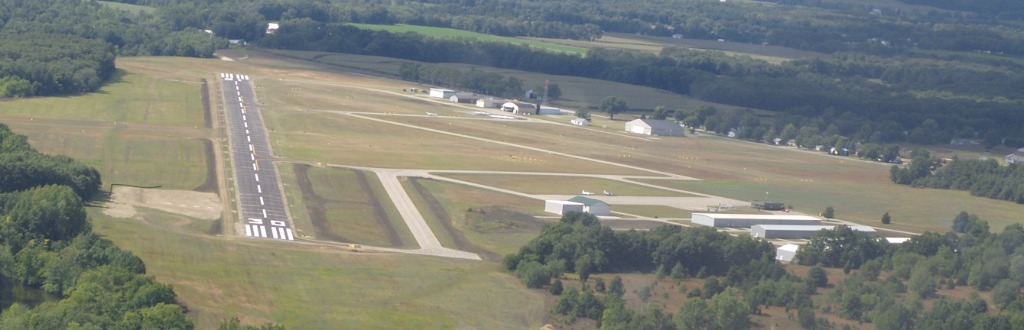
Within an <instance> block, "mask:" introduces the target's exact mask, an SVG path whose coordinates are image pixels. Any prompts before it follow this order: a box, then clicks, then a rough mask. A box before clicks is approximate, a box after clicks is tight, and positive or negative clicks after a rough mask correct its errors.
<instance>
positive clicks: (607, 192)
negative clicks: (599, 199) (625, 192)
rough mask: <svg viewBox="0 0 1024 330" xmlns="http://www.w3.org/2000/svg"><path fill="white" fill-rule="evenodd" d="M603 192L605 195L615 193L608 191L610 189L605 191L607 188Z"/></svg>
mask: <svg viewBox="0 0 1024 330" xmlns="http://www.w3.org/2000/svg"><path fill="white" fill-rule="evenodd" d="M604 194H605V195H606V196H611V195H615V194H613V193H612V192H610V191H607V190H605V191H604Z"/></svg>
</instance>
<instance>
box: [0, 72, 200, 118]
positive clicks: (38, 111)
mask: <svg viewBox="0 0 1024 330" xmlns="http://www.w3.org/2000/svg"><path fill="white" fill-rule="evenodd" d="M199 84H200V82H199V79H198V78H194V79H191V80H190V81H177V80H168V79H161V78H158V77H152V76H147V75H142V74H134V73H129V72H125V71H124V70H118V71H117V73H116V74H115V75H114V78H112V82H110V83H108V84H106V85H104V86H103V87H102V88H100V90H98V91H96V92H95V93H89V94H85V95H81V96H66V97H38V98H29V99H20V100H14V101H10V100H8V101H0V115H3V116H13V117H22V118H33V119H60V120H89V121H108V122H111V123H112V122H115V121H116V122H119V123H126V124H128V125H131V124H148V125H161V126H187V127H201V126H202V125H203V107H202V105H203V104H202V102H200V93H199Z"/></svg>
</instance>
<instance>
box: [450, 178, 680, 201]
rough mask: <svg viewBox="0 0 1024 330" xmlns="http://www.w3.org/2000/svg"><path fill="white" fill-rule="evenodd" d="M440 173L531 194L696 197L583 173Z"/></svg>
mask: <svg viewBox="0 0 1024 330" xmlns="http://www.w3.org/2000/svg"><path fill="white" fill-rule="evenodd" d="M439 175H441V176H444V177H448V178H452V179H456V180H462V181H468V182H473V183H480V184H484V185H488V186H492V187H498V188H502V189H509V190H513V191H518V192H521V193H527V194H533V195H576V194H579V193H580V191H581V190H588V191H591V192H594V193H601V192H602V191H610V192H612V193H614V194H616V195H620V196H672V197H694V196H695V195H690V194H684V193H678V192H674V191H669V190H662V189H657V188H651V187H645V186H640V185H635V184H631V183H628V182H622V181H617V180H610V179H601V178H591V177H582V176H564V175H558V176H552V175H512V174H507V175H503V174H465V173H440V174H439Z"/></svg>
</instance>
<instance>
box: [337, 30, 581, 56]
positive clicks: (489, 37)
mask: <svg viewBox="0 0 1024 330" xmlns="http://www.w3.org/2000/svg"><path fill="white" fill-rule="evenodd" d="M349 25H352V26H355V27H358V28H360V29H364V30H377V31H388V32H392V33H406V32H413V33H418V34H422V35H425V36H428V37H434V38H444V39H458V38H465V39H473V40H479V41H486V42H507V43H511V44H517V45H527V46H530V47H532V48H537V49H543V50H547V51H552V52H561V53H572V54H578V55H581V56H582V55H586V54H587V49H586V48H583V47H574V46H566V45H560V44H556V43H550V42H544V41H538V40H533V39H525V38H511V37H500V36H496V35H493V34H483V33H477V32H472V31H466V30H456V29H451V28H440V27H432V26H419V25H405V24H396V25H382V24H360V23H349Z"/></svg>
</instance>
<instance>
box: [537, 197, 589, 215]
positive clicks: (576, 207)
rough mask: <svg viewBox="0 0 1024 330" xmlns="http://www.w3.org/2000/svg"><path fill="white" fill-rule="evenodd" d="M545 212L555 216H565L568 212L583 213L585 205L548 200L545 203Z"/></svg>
mask: <svg viewBox="0 0 1024 330" xmlns="http://www.w3.org/2000/svg"><path fill="white" fill-rule="evenodd" d="M544 212H548V213H554V214H565V213H567V212H583V203H577V202H570V201H558V200H546V201H544Z"/></svg>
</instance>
